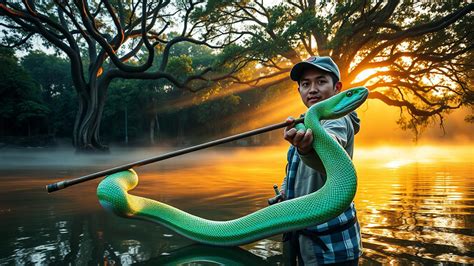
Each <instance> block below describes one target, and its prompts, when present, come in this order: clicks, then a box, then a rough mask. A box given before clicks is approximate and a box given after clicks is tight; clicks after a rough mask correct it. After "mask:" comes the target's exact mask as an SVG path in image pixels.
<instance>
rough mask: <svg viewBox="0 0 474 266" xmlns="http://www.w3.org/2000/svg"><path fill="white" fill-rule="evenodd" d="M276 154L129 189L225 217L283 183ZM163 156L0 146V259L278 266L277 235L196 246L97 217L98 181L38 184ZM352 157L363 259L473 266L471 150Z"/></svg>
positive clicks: (186, 163)
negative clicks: (234, 244)
mask: <svg viewBox="0 0 474 266" xmlns="http://www.w3.org/2000/svg"><path fill="white" fill-rule="evenodd" d="M285 151H286V147H269V148H217V149H211V150H209V151H205V152H199V154H197V153H196V154H190V155H186V156H183V157H180V158H179V159H178V158H177V159H172V160H169V161H164V162H161V163H158V164H154V165H150V166H147V167H142V168H139V169H138V173H139V177H140V184H139V185H138V187H137V188H136V189H135V190H134V192H133V193H134V194H136V195H139V196H145V197H148V198H153V199H155V200H159V201H163V202H166V203H167V204H170V205H172V206H175V207H178V208H180V209H183V210H184V211H187V212H190V213H192V214H195V215H198V216H201V217H204V218H208V219H215V220H229V219H234V218H237V217H240V216H243V215H245V214H248V213H251V212H254V211H256V210H258V209H261V208H263V207H265V206H266V204H267V203H266V200H267V199H268V198H270V197H272V196H273V189H272V185H273V184H275V183H276V184H279V183H280V182H281V179H282V178H283V175H284V171H283V169H284V167H285V161H284V159H285V156H284V154H285ZM164 152H166V151H165V150H155V149H150V150H146V151H134V150H128V149H117V150H115V151H113V152H112V153H111V154H109V155H93V156H84V155H80V156H78V155H75V154H74V152H73V151H72V150H54V151H46V150H33V151H26V150H12V151H5V150H0V161H1V164H0V178H1V182H0V191H1V192H0V234H1V235H2V237H1V238H0V265H3V264H20V265H23V264H53V265H54V264H56V265H63V264H69V263H71V264H79V265H83V264H94V265H96V264H122V265H128V264H132V263H141V264H152V265H153V264H154V265H157V264H158V265H161V264H166V263H168V264H169V265H175V264H177V263H185V262H189V264H190V265H216V264H217V265H219V263H220V264H224V265H227V264H229V265H239V264H238V263H240V264H242V265H281V264H283V258H282V257H283V256H282V252H281V250H282V245H281V242H280V236H275V237H271V238H268V239H263V240H261V241H258V242H255V243H251V244H248V245H245V246H242V247H240V248H216V247H209V246H203V245H196V244H195V243H194V242H192V241H190V240H188V239H185V238H183V237H181V236H179V235H177V234H175V233H174V232H172V231H170V230H168V229H166V228H164V227H162V226H159V225H156V224H153V223H149V222H145V221H139V220H130V219H124V218H119V217H116V216H114V215H111V214H109V213H107V212H105V211H104V210H103V209H102V208H101V207H100V205H99V203H98V201H97V197H96V195H95V189H96V187H97V184H98V182H99V180H94V181H90V182H88V183H86V184H81V185H77V186H74V187H71V188H68V189H65V190H63V191H59V192H55V193H52V194H47V193H46V192H45V190H44V185H46V184H48V183H51V182H55V181H58V180H60V179H63V178H71V177H78V176H81V175H85V174H89V173H91V172H95V171H98V170H103V169H104V168H107V167H110V166H115V165H118V164H121V163H127V162H130V161H135V160H140V159H144V158H147V157H151V156H155V155H157V154H158V155H159V154H162V153H164ZM119 154H126V155H127V156H123V155H119ZM446 154H449V156H447V155H446ZM355 156H356V157H355V164H356V167H357V170H358V176H359V187H358V192H357V196H356V199H355V203H356V206H357V209H358V216H359V219H360V223H361V226H362V236H363V245H364V255H363V257H362V259H361V263H362V264H364V265H371V264H379V263H384V264H386V263H394V264H410V263H419V264H433V263H436V262H455V263H466V264H472V263H474V248H473V245H472V243H474V229H473V228H474V218H473V217H474V215H473V214H474V180H473V179H472V174H473V167H474V162H473V158H474V154H473V149H472V147H457V148H456V147H445V148H443V147H436V148H434V147H431V148H426V147H425V148H423V147H421V148H413V147H406V148H395V147H391V148H390V147H389V148H387V147H385V148H384V147H378V148H359V149H358V150H357V152H356V155H355ZM222 261H223V262H222Z"/></svg>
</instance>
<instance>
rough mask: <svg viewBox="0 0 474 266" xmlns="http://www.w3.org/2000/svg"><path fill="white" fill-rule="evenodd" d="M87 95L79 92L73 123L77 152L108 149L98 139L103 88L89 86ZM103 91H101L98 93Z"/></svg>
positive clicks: (103, 101) (102, 104)
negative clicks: (77, 107) (77, 106)
mask: <svg viewBox="0 0 474 266" xmlns="http://www.w3.org/2000/svg"><path fill="white" fill-rule="evenodd" d="M87 91H88V92H89V95H84V94H81V95H80V97H78V99H79V109H78V112H77V114H76V122H75V124H74V132H73V138H74V139H73V143H74V146H75V148H76V151H77V152H89V151H92V152H94V151H108V147H107V146H104V145H103V144H102V143H101V141H100V139H99V128H100V122H101V119H102V112H103V110H104V105H105V90H104V89H103V88H101V89H99V88H98V87H97V86H95V88H92V87H90V86H89V88H88V90H87ZM99 91H103V93H99Z"/></svg>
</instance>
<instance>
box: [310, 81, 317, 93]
mask: <svg viewBox="0 0 474 266" xmlns="http://www.w3.org/2000/svg"><path fill="white" fill-rule="evenodd" d="M308 92H319V88H318V85H317V84H315V83H313V84H311V86H310V88H309V91H308Z"/></svg>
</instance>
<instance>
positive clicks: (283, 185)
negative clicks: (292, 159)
mask: <svg viewBox="0 0 474 266" xmlns="http://www.w3.org/2000/svg"><path fill="white" fill-rule="evenodd" d="M287 179H288V163H287V164H286V168H285V177H284V178H283V182H282V183H281V187H280V193H283V194H285V191H286V183H287Z"/></svg>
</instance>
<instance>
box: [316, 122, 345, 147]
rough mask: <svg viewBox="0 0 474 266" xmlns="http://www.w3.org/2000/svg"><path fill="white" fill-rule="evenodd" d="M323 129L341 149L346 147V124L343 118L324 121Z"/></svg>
mask: <svg viewBox="0 0 474 266" xmlns="http://www.w3.org/2000/svg"><path fill="white" fill-rule="evenodd" d="M322 126H323V128H324V129H325V130H326V132H327V133H328V134H329V135H330V136H331V137H333V138H334V139H335V140H336V141H337V142H338V143H339V144H340V145H341V146H342V147H343V148H345V147H346V146H347V132H348V129H347V123H346V121H345V120H344V117H341V118H338V119H334V120H325V121H324V122H323V123H322Z"/></svg>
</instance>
